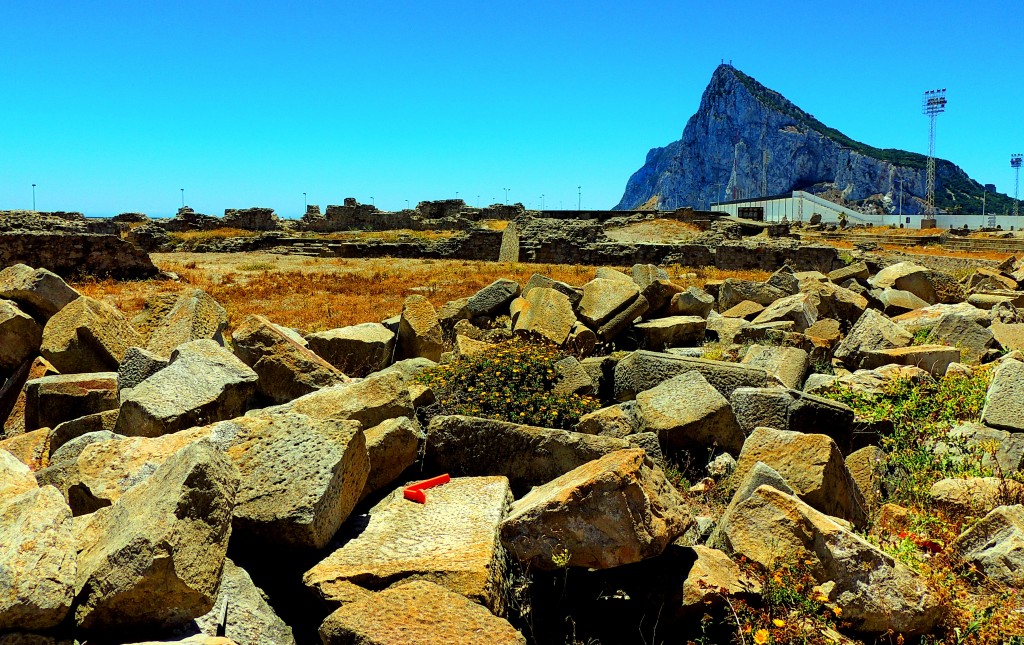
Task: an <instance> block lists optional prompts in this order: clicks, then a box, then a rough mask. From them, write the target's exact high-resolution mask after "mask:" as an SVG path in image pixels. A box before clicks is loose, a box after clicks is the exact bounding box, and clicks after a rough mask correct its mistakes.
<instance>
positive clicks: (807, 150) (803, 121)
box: [615, 65, 1013, 214]
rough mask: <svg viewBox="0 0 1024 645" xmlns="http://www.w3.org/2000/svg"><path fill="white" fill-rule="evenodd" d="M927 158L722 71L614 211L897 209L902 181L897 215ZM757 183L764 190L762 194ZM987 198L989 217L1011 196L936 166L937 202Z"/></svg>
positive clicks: (919, 202) (970, 209)
mask: <svg viewBox="0 0 1024 645" xmlns="http://www.w3.org/2000/svg"><path fill="white" fill-rule="evenodd" d="M922 133H923V130H922ZM922 138H923V134H922ZM765 152H767V153H768V155H769V160H768V164H767V166H765V164H764V153H765ZM926 161H927V158H926V157H925V156H924V155H921V154H917V153H913V152H907V151H905V150H896V149H892V148H885V149H883V148H876V147H873V146H869V145H867V144H864V143H861V142H859V141H855V140H854V139H852V138H850V137H848V136H846V135H845V134H843V133H842V132H839V131H838V130H836V129H834V128H830V127H828V126H827V125H825V124H824V123H822V122H821V121H819V120H818V119H817V118H815V117H814V116H813V115H811V114H808V113H807V112H806V111H804V110H802V109H800V108H799V107H798V106H796V105H795V104H793V103H792V102H791V101H789V100H788V99H786V98H785V97H784V96H782V94H780V93H778V92H776V91H774V90H771V89H769V88H767V87H765V86H764V85H762V84H761V83H759V82H757V81H756V80H755V79H753V78H752V77H750V76H748V75H746V74H744V73H743V72H741V71H740V70H738V69H736V68H735V67H733V66H731V65H721V66H719V67H718V68H717V69H716V70H715V72H714V74H713V75H712V77H711V81H710V82H709V83H708V86H707V88H706V89H705V90H704V94H703V96H702V97H701V101H700V106H699V108H698V109H697V112H696V114H694V115H693V116H692V117H690V119H689V121H687V123H686V127H685V128H684V130H683V135H682V138H681V139H680V140H679V141H675V142H673V143H670V144H669V145H667V146H665V147H663V148H652V149H651V150H650V151H649V152H648V153H647V158H646V160H645V161H644V165H643V166H642V167H641V168H640V169H639V170H637V171H636V172H635V173H634V174H633V176H632V177H630V178H629V181H628V183H627V184H626V190H625V192H624V194H623V196H622V200H621V201H620V202H619V204H618V205H617V206H616V207H615V208H616V210H631V209H636V208H638V207H640V206H641V205H651V204H653V205H655V207H657V208H663V209H672V208H679V207H682V206H692V207H694V208H710V205H711V203H712V202H717V201H722V200H729V199H734V198H736V197H735V196H736V195H738V196H739V198H753V197H760V196H763V195H778V194H782V193H787V192H789V191H792V190H806V191H809V192H813V193H822V194H825V195H826V196H827V198H829V199H832V200H836V201H839V202H842V203H846V204H848V205H850V206H852V207H855V208H856V207H858V206H861V207H863V208H864V209H866V210H867V211H868V212H889V213H895V212H896V211H897V208H898V203H899V187H900V185H901V183H900V182H902V185H903V188H904V190H905V195H904V199H903V207H902V208H903V212H906V213H920V212H923V201H924V195H925V182H926V173H925V163H926ZM734 168H735V171H734ZM765 168H766V169H767V171H766V172H765V173H764V174H762V171H763V170H764V169H765ZM762 178H763V179H764V180H765V181H767V191H763V190H762ZM983 196H984V197H986V198H987V209H988V212H989V213H1000V214H1001V213H1004V212H1009V209H1012V205H1013V200H1012V198H1010V197H1008V196H1007V195H1004V194H1001V193H988V194H987V195H986V194H985V192H984V186H982V184H981V183H979V182H977V181H975V180H973V179H971V178H970V177H968V176H967V173H965V172H964V171H963V170H962V169H961V168H960V167H959V166H957V165H955V164H954V163H952V162H950V161H947V160H945V159H937V160H936V184H935V204H936V206H938V207H939V208H941V209H945V210H948V211H951V212H953V211H962V212H966V213H980V212H981V211H982V198H983Z"/></svg>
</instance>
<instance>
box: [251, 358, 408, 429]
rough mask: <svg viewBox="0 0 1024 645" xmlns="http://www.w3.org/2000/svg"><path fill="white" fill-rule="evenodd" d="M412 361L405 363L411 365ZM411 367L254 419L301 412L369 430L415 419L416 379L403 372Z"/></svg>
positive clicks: (322, 393) (344, 385)
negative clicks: (355, 423)
mask: <svg viewBox="0 0 1024 645" xmlns="http://www.w3.org/2000/svg"><path fill="white" fill-rule="evenodd" d="M407 362H409V361H402V363H407ZM403 367H409V366H407V365H399V364H397V363H396V364H395V365H394V366H392V367H389V368H388V369H386V370H383V371H380V372H377V373H376V374H371V375H370V376H368V377H366V378H365V379H363V380H361V381H353V382H351V383H341V384H339V385H334V386H332V387H325V388H324V389H322V390H318V391H316V392H311V393H309V394H307V395H306V396H302V397H299V398H297V399H295V400H294V401H289V402H288V403H285V404H282V405H278V406H274V407H272V408H263V409H261V410H252V411H251V412H249V413H248V414H249V415H250V416H258V415H263V414H267V413H272V412H297V413H298V414H305V415H307V416H310V417H315V418H317V419H329V420H333V421H343V420H346V419H353V420H355V421H359V422H360V423H362V424H363V427H364V428H369V427H372V426H375V425H377V424H379V423H382V422H384V421H386V420H388V419H395V418H398V417H412V416H413V404H412V398H411V397H412V392H411V390H412V387H413V384H412V383H411V381H412V376H413V374H414V372H409V373H408V374H406V373H404V372H402V368H403Z"/></svg>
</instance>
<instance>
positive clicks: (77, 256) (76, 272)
mask: <svg viewBox="0 0 1024 645" xmlns="http://www.w3.org/2000/svg"><path fill="white" fill-rule="evenodd" d="M18 263H21V264H27V265H29V266H32V267H46V268H47V269H50V270H51V271H53V272H54V273H56V274H58V275H60V276H63V277H76V276H81V275H93V276H100V277H106V276H110V277H113V278H119V279H134V278H148V277H152V276H154V275H156V274H157V273H159V270H158V269H157V268H156V267H155V266H153V262H152V261H150V259H149V255H147V254H146V253H145V252H144V251H142V250H141V249H139V248H138V247H136V246H135V245H133V244H131V243H130V242H127V241H125V240H122V239H121V238H119V237H116V236H113V235H97V234H92V233H70V232H66V231H65V232H49V231H10V232H3V233H0V266H4V267H6V266H10V265H12V264H18Z"/></svg>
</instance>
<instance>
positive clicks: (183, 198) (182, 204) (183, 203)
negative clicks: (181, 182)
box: [181, 188, 185, 208]
mask: <svg viewBox="0 0 1024 645" xmlns="http://www.w3.org/2000/svg"><path fill="white" fill-rule="evenodd" d="M181 207H182V208H185V189H184V188H182V189H181Z"/></svg>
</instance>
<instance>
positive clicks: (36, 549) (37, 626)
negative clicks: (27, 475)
mask: <svg viewBox="0 0 1024 645" xmlns="http://www.w3.org/2000/svg"><path fill="white" fill-rule="evenodd" d="M0 476H2V473H0ZM0 547H2V548H0V631H6V630H10V629H25V630H44V629H48V628H50V627H55V626H56V625H58V624H59V623H60V622H61V621H62V620H64V617H65V616H66V615H67V613H68V611H69V610H70V609H71V601H72V600H73V599H74V597H75V593H74V592H75V574H76V568H77V567H76V559H75V538H74V534H73V533H72V530H71V511H70V510H69V509H68V506H67V504H65V503H64V498H63V497H61V494H60V493H59V492H58V491H57V489H55V488H53V487H52V486H44V487H42V488H31V489H29V490H26V491H24V492H23V493H21V494H19V495H17V496H15V497H11V498H7V499H6V500H4V499H0Z"/></svg>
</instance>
